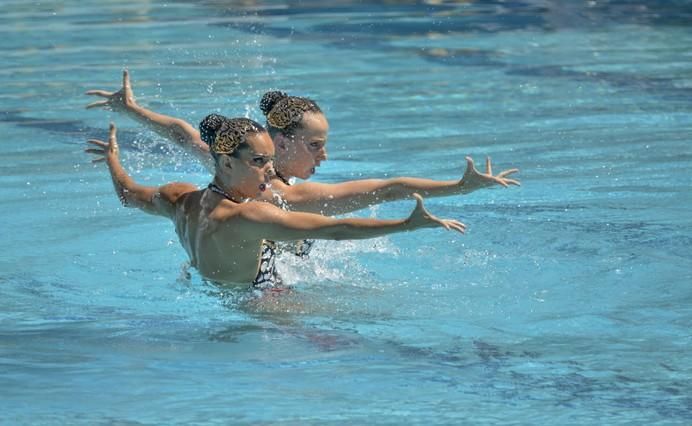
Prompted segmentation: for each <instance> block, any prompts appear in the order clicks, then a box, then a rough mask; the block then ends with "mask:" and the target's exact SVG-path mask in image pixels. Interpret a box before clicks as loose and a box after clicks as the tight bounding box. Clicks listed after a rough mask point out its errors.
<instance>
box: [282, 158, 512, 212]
mask: <svg viewBox="0 0 692 426" xmlns="http://www.w3.org/2000/svg"><path fill="white" fill-rule="evenodd" d="M518 171H519V170H518V169H509V170H505V171H503V172H501V173H499V174H497V175H493V172H492V164H491V162H490V158H487V159H486V172H485V173H480V172H479V171H478V170H477V169H476V167H475V165H474V163H473V160H472V159H471V157H466V171H465V172H464V175H463V177H462V178H461V179H459V180H449V181H436V180H431V179H422V178H413V177H397V178H391V179H364V180H354V181H348V182H342V183H338V184H323V183H312V182H305V183H300V184H298V185H294V186H290V187H288V188H286V189H285V193H284V194H283V196H284V199H285V200H286V202H287V203H288V204H289V205H290V206H291V208H292V209H293V210H298V211H305V212H313V213H320V214H324V215H336V214H342V213H348V212H351V211H355V210H359V209H362V208H365V207H368V206H371V205H373V204H379V203H383V202H387V201H394V200H400V199H404V198H408V197H410V196H411V195H412V194H413V193H420V194H422V195H424V196H426V197H442V196H447V195H457V194H469V193H471V192H473V191H475V190H477V189H480V188H485V187H489V186H493V185H501V186H504V187H508V186H510V185H519V181H518V180H515V179H509V178H508V176H510V175H511V174H513V173H516V172H518Z"/></svg>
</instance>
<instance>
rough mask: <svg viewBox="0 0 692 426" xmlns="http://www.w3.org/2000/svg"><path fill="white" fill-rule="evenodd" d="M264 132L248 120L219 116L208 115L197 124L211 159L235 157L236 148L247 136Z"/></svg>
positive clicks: (256, 124) (256, 123) (259, 126)
mask: <svg viewBox="0 0 692 426" xmlns="http://www.w3.org/2000/svg"><path fill="white" fill-rule="evenodd" d="M266 131H267V130H266V129H265V128H264V127H262V125H261V124H259V123H258V122H256V121H254V120H250V119H249V118H226V117H224V116H222V115H219V114H209V115H208V116H206V117H204V119H203V120H202V122H201V123H199V134H200V137H201V138H202V140H203V141H204V143H206V144H207V145H209V152H210V153H211V155H212V157H216V156H217V155H220V154H226V155H235V154H236V153H237V152H238V148H239V147H240V146H241V145H243V144H245V143H246V138H247V135H251V134H255V133H263V132H266Z"/></svg>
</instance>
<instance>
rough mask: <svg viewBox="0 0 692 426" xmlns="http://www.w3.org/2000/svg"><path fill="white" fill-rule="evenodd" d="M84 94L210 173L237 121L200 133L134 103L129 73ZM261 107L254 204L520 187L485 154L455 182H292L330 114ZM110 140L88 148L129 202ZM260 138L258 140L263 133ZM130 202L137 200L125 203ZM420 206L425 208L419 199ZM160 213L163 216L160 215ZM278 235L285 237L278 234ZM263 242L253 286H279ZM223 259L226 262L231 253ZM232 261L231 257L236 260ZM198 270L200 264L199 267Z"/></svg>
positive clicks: (305, 243)
mask: <svg viewBox="0 0 692 426" xmlns="http://www.w3.org/2000/svg"><path fill="white" fill-rule="evenodd" d="M87 94H89V95H95V96H100V97H103V98H104V100H101V101H97V102H93V103H91V104H89V105H88V106H87V108H95V107H101V108H106V109H111V110H114V111H118V112H123V113H126V114H127V115H128V116H130V117H131V118H133V119H135V120H137V121H139V122H141V123H143V124H145V125H147V126H148V127H149V128H151V129H152V130H154V131H156V132H157V133H158V134H160V135H162V136H164V137H165V138H167V139H168V140H170V141H172V142H174V143H176V144H177V145H179V146H181V147H182V148H183V149H185V150H186V151H187V152H189V153H191V154H193V155H194V157H195V158H197V159H198V160H200V161H201V162H202V164H204V165H205V166H206V167H207V168H208V169H210V170H211V171H213V172H214V173H215V176H216V177H219V176H220V175H219V162H218V159H219V155H227V154H225V153H221V152H218V151H215V149H218V147H217V145H215V144H216V143H217V142H216V138H217V136H218V134H217V131H218V130H219V129H221V128H224V129H229V128H230V127H229V126H231V125H230V124H229V123H238V122H239V121H238V120H241V119H230V120H229V119H226V118H224V117H222V116H219V115H215V114H212V115H210V116H208V117H207V118H205V120H204V121H203V122H202V123H201V125H200V131H197V130H195V129H194V128H193V127H192V126H191V125H190V124H189V123H187V122H185V121H183V120H180V119H178V118H174V117H170V116H165V115H162V114H158V113H155V112H153V111H150V110H148V109H146V108H143V107H141V106H139V105H138V104H137V102H136V101H135V98H134V95H133V93H132V88H131V84H130V80H129V75H128V72H127V71H124V72H123V85H122V88H121V89H120V90H119V91H117V92H107V91H103V90H91V91H88V92H87ZM260 109H261V110H262V111H263V113H264V114H265V116H266V123H267V129H268V132H265V131H264V129H263V128H262V126H261V125H259V124H258V123H254V122H251V121H250V122H251V123H254V124H251V125H250V124H247V126H250V127H248V129H250V128H251V129H253V130H252V131H251V132H250V133H249V134H250V135H260V134H268V135H269V136H271V139H269V138H268V139H269V141H270V144H271V145H272V148H273V149H272V152H276V154H277V155H276V157H275V159H274V169H272V171H271V173H269V174H268V175H267V179H268V180H269V182H271V189H272V190H271V191H267V190H263V191H259V192H257V193H256V194H251V195H252V196H247V195H246V197H247V198H252V199H254V200H256V201H265V202H268V203H270V204H274V205H275V206H277V207H279V208H280V209H283V210H286V211H287V210H293V211H301V212H309V213H316V214H320V215H336V214H342V213H347V212H351V211H354V210H358V209H362V208H365V207H368V206H371V205H374V204H377V203H382V202H386V201H392V200H398V199H404V198H409V197H411V196H412V195H413V194H414V193H420V194H423V195H425V196H432V197H436V196H446V195H455V194H467V193H470V192H472V191H475V190H477V189H480V188H484V187H488V186H493V185H502V186H505V187H506V186H509V185H519V182H518V181H517V180H514V179H510V178H509V177H508V176H510V175H511V174H513V173H515V172H517V171H518V170H517V169H510V170H505V171H503V172H501V173H499V174H497V175H493V173H492V166H491V163H490V159H487V160H486V172H485V173H480V172H479V171H478V170H477V169H476V168H475V166H474V163H473V160H472V159H471V158H469V157H467V158H466V161H467V168H466V171H465V173H464V175H463V177H462V178H461V179H459V180H452V181H435V180H430V179H421V178H411V177H398V178H391V179H364V180H355V181H348V182H343V183H339V184H320V183H310V182H304V183H300V184H296V185H291V184H290V180H292V178H294V177H298V178H301V179H308V178H309V177H310V176H311V175H312V174H314V172H315V169H316V167H319V165H320V163H321V162H322V161H325V160H326V159H327V151H326V142H327V133H328V129H329V125H328V122H327V119H326V117H325V115H324V113H323V112H322V111H321V109H320V108H319V106H318V105H317V104H316V103H315V102H314V101H313V100H311V99H308V98H301V97H296V96H288V95H286V94H284V93H282V92H276V91H274V92H268V93H266V94H265V95H264V96H263V97H262V100H261V102H260ZM241 121H242V120H241ZM257 126H259V127H257ZM241 127H243V126H241ZM243 128H245V127H243ZM244 135H245V134H244ZM111 138H112V139H113V140H112V143H113V146H114V147H115V148H108V146H109V144H106V143H105V142H101V141H90V142H91V143H92V144H94V145H96V146H97V147H96V148H92V149H91V151H90V152H93V153H96V154H99V155H102V156H103V157H102V158H103V159H106V160H107V161H108V164H109V166H111V165H112V166H111V173H112V174H113V172H114V170H118V172H116V174H115V175H114V183H115V184H116V189H117V188H120V190H119V191H120V195H121V200H124V201H127V200H126V199H125V198H123V197H125V196H124V195H123V194H128V195H130V196H131V195H132V191H131V190H130V189H127V188H126V187H124V186H123V184H122V183H118V180H117V179H116V177H117V176H127V174H126V173H124V170H123V169H122V167H120V165H119V162H118V161H117V144H116V143H115V134H114V129H113V130H112V136H111ZM256 138H257V137H254V136H250V139H251V141H249V144H248V141H245V140H240V141H236V142H234V143H235V144H237V146H250V145H252V144H253V140H254V139H256ZM260 139H262V138H261V137H260ZM109 143H110V141H109ZM113 149H114V150H115V154H113V153H112V152H110V151H109V150H113ZM234 152H235V151H234ZM210 154H211V155H210ZM234 155H239V154H234ZM272 155H273V154H272ZM114 168H115V169H114ZM222 174H223V173H222ZM126 180H127V181H128V182H131V179H130V178H129V176H127V179H126ZM228 183H230V182H227V184H228ZM172 185H174V186H170V185H167V186H164V187H162V188H164V189H165V190H166V191H170V190H171V189H170V188H177V190H180V188H185V190H190V191H191V190H192V189H196V188H194V187H192V186H190V185H188V184H172ZM176 185H177V186H176ZM180 185H183V186H180ZM185 185H188V186H185ZM137 187H138V186H137ZM263 188H266V186H263ZM209 189H210V190H211V191H214V193H216V194H217V195H219V196H223V197H226V195H229V194H230V192H227V191H226V190H224V188H223V187H222V186H220V185H219V184H218V183H216V178H215V180H214V185H210V187H209ZM227 189H228V188H227ZM159 193H160V192H159ZM152 195H153V194H152ZM159 197H160V195H159ZM226 198H228V197H226ZM229 201H230V200H229ZM171 202H173V203H174V204H175V200H173V199H171ZM130 204H135V203H132V202H130ZM265 204H267V203H265ZM138 206H139V207H143V208H144V209H145V210H149V211H151V209H150V208H148V207H147V206H146V203H145V204H144V205H138ZM419 207H420V208H422V204H421V205H420V206H419ZM157 213H159V214H160V212H157ZM459 225H461V224H459ZM176 229H178V230H179V227H178V226H177V227H176ZM459 230H463V226H461V228H460V229H459ZM394 232H397V231H394ZM387 233H388V232H387ZM179 235H180V233H179ZM348 238H363V237H348ZM365 238H367V237H365ZM276 239H277V240H282V238H276ZM263 240H264V242H263V243H262V244H261V247H262V249H261V252H260V261H258V262H257V265H258V266H257V268H256V269H257V270H258V271H259V274H258V275H257V276H256V277H255V279H254V280H253V281H254V283H255V285H256V286H274V285H277V284H279V283H280V277H279V275H278V274H277V272H276V266H275V264H274V254H275V252H276V250H277V246H276V244H274V243H273V242H272V241H271V240H272V238H270V237H268V236H265V237H263ZM181 241H182V239H181ZM183 245H184V246H185V247H186V249H187V251H188V254H190V258H191V260H192V263H193V264H194V265H198V262H197V261H196V260H195V259H196V258H195V257H194V256H193V255H191V251H190V249H189V248H188V246H186V244H185V243H183ZM311 246H312V241H311V240H310V239H302V240H300V241H299V242H298V243H296V242H293V243H291V244H288V245H286V244H284V245H280V246H279V248H281V247H283V248H284V249H286V248H289V249H290V250H291V251H292V252H294V253H295V254H296V255H299V256H305V255H306V254H307V253H309V251H310V248H311ZM225 258H226V261H227V262H228V261H229V260H228V256H226V257H225ZM235 261H236V260H235V259H234V260H233V262H235ZM212 263H213V262H212ZM197 267H198V269H200V267H199V266H197ZM222 269H223V268H222ZM200 272H201V273H202V275H205V273H204V272H202V270H201V269H200ZM205 276H207V275H205ZM210 279H212V280H213V281H217V282H219V281H223V280H220V279H213V278H211V277H210Z"/></svg>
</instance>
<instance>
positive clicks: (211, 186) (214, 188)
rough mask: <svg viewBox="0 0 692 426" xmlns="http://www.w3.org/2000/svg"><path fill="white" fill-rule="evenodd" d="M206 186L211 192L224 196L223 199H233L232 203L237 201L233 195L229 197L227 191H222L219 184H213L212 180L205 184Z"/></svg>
mask: <svg viewBox="0 0 692 426" xmlns="http://www.w3.org/2000/svg"><path fill="white" fill-rule="evenodd" d="M207 188H208V189H209V190H210V191H211V192H216V193H217V194H219V195H220V196H222V197H224V198H225V199H227V200H229V201H233V202H234V203H237V202H238V201H236V200H234V199H233V197H231V196H230V195H229V194H228V192H226V191H224V190H223V189H222V188H221V187H219V185H217V184H215V183H214V182H212V183H210V184H209V185H207Z"/></svg>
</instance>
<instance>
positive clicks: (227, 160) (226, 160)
mask: <svg viewBox="0 0 692 426" xmlns="http://www.w3.org/2000/svg"><path fill="white" fill-rule="evenodd" d="M221 161H223V165H224V166H226V167H228V168H229V169H232V168H233V167H232V166H231V157H230V156H229V155H224V156H223V157H222V158H221Z"/></svg>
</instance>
